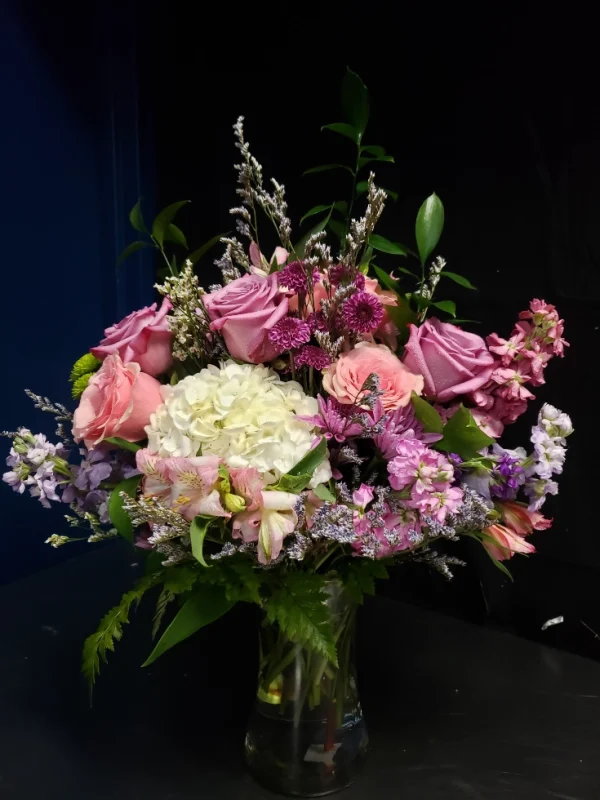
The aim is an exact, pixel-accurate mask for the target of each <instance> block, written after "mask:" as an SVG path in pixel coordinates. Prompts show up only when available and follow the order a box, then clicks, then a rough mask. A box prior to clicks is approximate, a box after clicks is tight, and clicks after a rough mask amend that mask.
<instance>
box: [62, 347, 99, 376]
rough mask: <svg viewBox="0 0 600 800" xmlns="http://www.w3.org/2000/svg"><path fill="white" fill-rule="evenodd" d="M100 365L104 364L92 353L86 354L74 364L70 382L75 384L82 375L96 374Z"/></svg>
mask: <svg viewBox="0 0 600 800" xmlns="http://www.w3.org/2000/svg"><path fill="white" fill-rule="evenodd" d="M100 364H102V362H101V361H100V359H99V358H96V356H94V355H92V353H86V354H85V355H83V356H81V358H78V359H77V361H76V362H75V363H74V364H73V366H72V368H71V375H70V376H69V381H70V382H71V383H74V382H75V381H76V380H77V378H81V376H82V375H86V374H87V373H88V372H95V371H96V370H97V369H98V367H99V366H100Z"/></svg>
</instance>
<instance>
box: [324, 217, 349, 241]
mask: <svg viewBox="0 0 600 800" xmlns="http://www.w3.org/2000/svg"><path fill="white" fill-rule="evenodd" d="M327 227H328V228H330V229H331V230H332V231H333V232H334V233H335V235H336V236H337V237H338V239H339V240H340V242H342V241H343V240H344V237H345V236H346V226H345V225H344V223H343V222H340V221H339V220H337V219H330V220H329V222H328V224H327Z"/></svg>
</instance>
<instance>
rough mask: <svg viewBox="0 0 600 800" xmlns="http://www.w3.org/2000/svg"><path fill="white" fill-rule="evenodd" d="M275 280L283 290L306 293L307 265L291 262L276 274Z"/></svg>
mask: <svg viewBox="0 0 600 800" xmlns="http://www.w3.org/2000/svg"><path fill="white" fill-rule="evenodd" d="M277 280H278V283H279V285H280V286H283V287H284V288H285V289H289V290H290V291H291V292H296V294H304V293H306V292H307V291H308V280H307V265H306V264H305V262H304V261H292V262H290V263H289V264H288V265H287V267H284V268H283V269H282V270H281V271H280V272H278V273H277Z"/></svg>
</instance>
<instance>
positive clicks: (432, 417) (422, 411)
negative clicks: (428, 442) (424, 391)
mask: <svg viewBox="0 0 600 800" xmlns="http://www.w3.org/2000/svg"><path fill="white" fill-rule="evenodd" d="M410 399H411V402H412V405H413V408H414V411H415V417H416V418H417V419H418V420H419V422H420V423H421V425H422V426H423V430H424V431H425V432H426V433H441V432H442V430H443V428H444V421H443V419H442V418H441V417H440V415H439V414H438V412H437V411H436V410H435V408H434V407H433V406H432V405H430V404H429V403H428V402H427V400H423V398H422V397H419V395H418V394H416V393H415V392H413V393H412V394H411V398H410Z"/></svg>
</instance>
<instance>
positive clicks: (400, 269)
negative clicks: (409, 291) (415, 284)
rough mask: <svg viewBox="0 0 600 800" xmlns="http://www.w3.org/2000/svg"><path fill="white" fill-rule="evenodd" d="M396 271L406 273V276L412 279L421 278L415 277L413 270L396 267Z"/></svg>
mask: <svg viewBox="0 0 600 800" xmlns="http://www.w3.org/2000/svg"><path fill="white" fill-rule="evenodd" d="M394 269H395V270H397V271H398V272H402V273H404V275H410V276H411V278H417V279H418V277H419V276H418V275H415V273H414V272H413V271H412V270H410V269H406V267H394Z"/></svg>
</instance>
